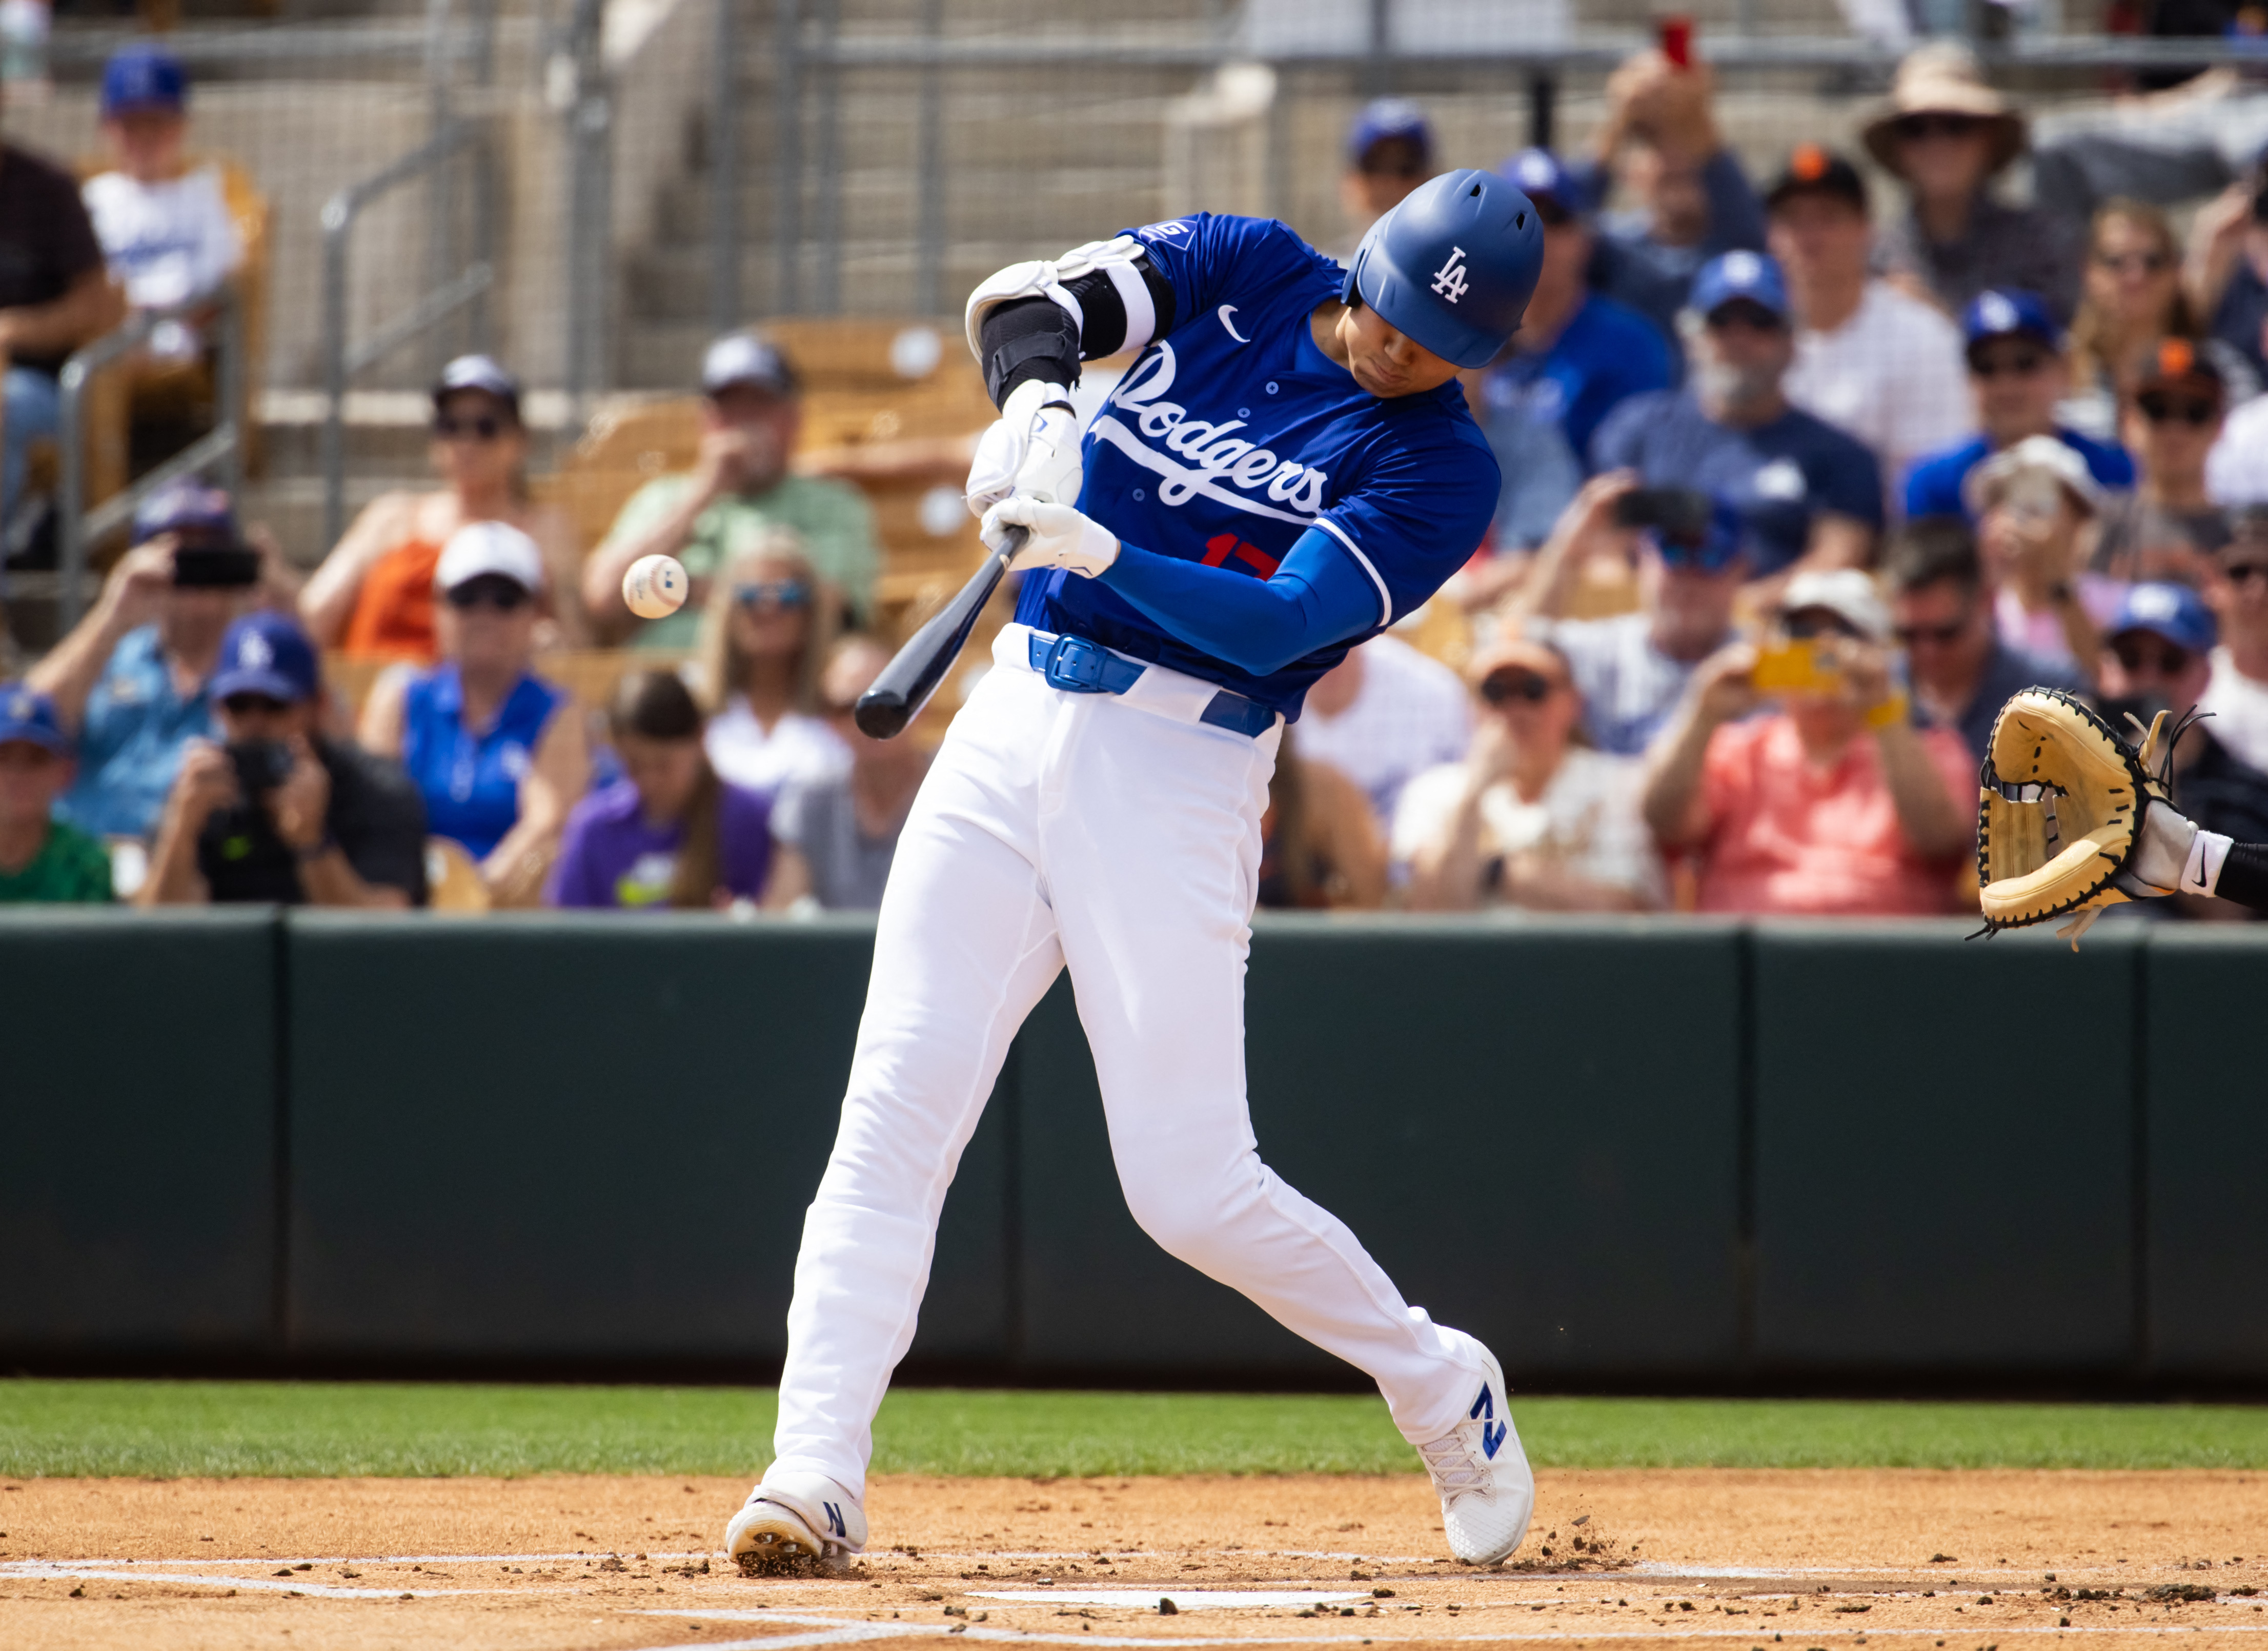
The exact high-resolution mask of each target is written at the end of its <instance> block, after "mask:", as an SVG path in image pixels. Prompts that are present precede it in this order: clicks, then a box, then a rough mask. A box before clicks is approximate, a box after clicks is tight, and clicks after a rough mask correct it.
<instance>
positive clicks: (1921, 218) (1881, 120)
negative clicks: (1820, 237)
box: [1865, 41, 2080, 321]
mask: <svg viewBox="0 0 2268 1651" xmlns="http://www.w3.org/2000/svg"><path fill="white" fill-rule="evenodd" d="M1865 136H1866V144H1867V152H1868V153H1869V154H1871V155H1873V156H1874V158H1875V159H1876V160H1877V161H1879V162H1880V163H1881V166H1882V167H1883V168H1884V170H1886V171H1888V172H1889V173H1890V174H1891V175H1892V176H1893V177H1895V178H1896V179H1897V180H1898V181H1900V182H1902V183H1904V185H1905V186H1906V193H1907V197H1908V205H1907V210H1905V211H1904V212H1903V213H1901V214H1898V215H1897V216H1896V217H1893V218H1891V220H1890V221H1889V223H1888V224H1887V225H1884V226H1883V229H1882V233H1881V238H1880V240H1878V241H1877V243H1876V246H1875V251H1874V259H1875V267H1876V268H1877V269H1880V270H1881V272H1882V273H1883V274H1885V275H1889V276H1894V277H1896V279H1898V280H1900V281H1901V282H1903V283H1904V284H1905V285H1906V286H1907V287H1908V288H1909V290H1911V291H1913V292H1914V294H1915V295H1916V296H1917V297H1922V298H1928V299H1931V300H1933V302H1934V303H1935V304H1936V305H1937V306H1938V307H1940V309H1942V310H1944V311H1945V312H1946V313H1948V314H1951V315H1957V314H1959V313H1961V312H1962V310H1963V309H1965V308H1966V307H1968V306H1969V304H1970V302H1971V301H1972V300H1973V299H1976V297H1977V294H1979V293H1980V292H1983V291H1986V290H1987V289H1989V288H2008V287H2018V288H2021V289H2023V290H2024V291H2031V292H2037V293H2040V294H2042V295H2043V299H2044V301H2045V303H2046V305H2047V307H2048V310H2049V312H2050V313H2051V314H2053V315H2054V316H2055V317H2056V318H2057V320H2058V321H2067V320H2068V319H2069V318H2070V316H2071V313H2072V306H2073V304H2074V303H2075V302H2076V301H2077V299H2078V297H2079V293H2078V280H2079V265H2080V260H2079V256H2078V248H2077V247H2076V246H2075V245H2073V236H2072V234H2071V233H2070V231H2069V229H2068V228H2067V226H2066V225H2065V224H2064V223H2063V221H2062V220H2060V219H2058V218H2054V217H2049V216H2048V215H2047V214H2046V213H2044V212H2042V211H2039V210H2036V209H2035V208H2031V207H2014V206H2008V205H2007V204H2005V203H2001V202H1999V201H1998V200H1995V199H1994V198H1993V196H1992V180H1993V178H1994V177H1996V176H1997V175H1999V173H2001V172H2003V171H2005V170H2006V169H2007V166H2009V164H2010V163H2011V162H2013V161H2014V160H2015V158H2017V157H2018V156H2019V155H2021V154H2022V153H2023V151H2024V141H2025V127H2024V117H2023V116H2022V115H2021V114H2018V113H2017V112H2016V111H2015V110H2014V108H2013V107H2010V106H2009V104H2008V102H2007V100H2006V99H2004V98H2003V97H2001V95H2000V94H1999V92H1995V91H1994V90H1993V89H1992V87H1991V86H1989V85H1986V84H1985V71H1984V70H1983V68H1982V67H1981V66H1980V65H1979V64H1978V63H1977V58H1976V55H1974V54H1973V53H1971V52H1970V50H1969V49H1968V48H1966V47H1964V46H1960V45H1956V44H1955V43H1953V42H1951V41H1932V42H1930V43H1929V44H1928V45H1926V46H1923V47H1920V48H1917V49H1916V50H1914V51H1913V52H1911V53H1910V54H1908V55H1907V57H1906V59H1905V61H1904V63H1900V64H1899V65H1898V73H1897V79H1896V82H1895V83H1894V84H1893V85H1892V86H1891V89H1890V97H1889V102H1888V103H1887V104H1886V105H1885V106H1884V107H1883V108H1882V109H1881V112H1880V113H1878V114H1876V115H1875V116H1874V119H1873V120H1872V121H1871V122H1868V124H1867V129H1866V134H1865Z"/></svg>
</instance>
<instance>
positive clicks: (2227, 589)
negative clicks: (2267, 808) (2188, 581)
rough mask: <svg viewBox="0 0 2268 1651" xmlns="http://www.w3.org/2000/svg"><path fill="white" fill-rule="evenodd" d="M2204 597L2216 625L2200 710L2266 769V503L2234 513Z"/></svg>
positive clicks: (2216, 730) (2238, 750) (2216, 733)
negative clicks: (2217, 640) (2215, 643)
mask: <svg viewBox="0 0 2268 1651" xmlns="http://www.w3.org/2000/svg"><path fill="white" fill-rule="evenodd" d="M2205 602H2206V605H2207V606H2208V607H2210V608H2212V609H2213V613H2214V614H2215V615H2216V616H2217V617H2218V619H2219V621H2220V646H2219V647H2217V648H2215V649H2214V650H2213V685H2212V686H2211V687H2209V688H2208V689H2205V697H2204V698H2203V699H2202V700H2200V701H2199V702H2198V704H2200V706H2201V707H2202V708H2203V709H2205V711H2210V712H2212V713H2213V737H2214V738H2215V739H2217V740H2219V741H2220V742H2221V743H2222V744H2223V745H2225V746H2227V747H2228V748H2229V749H2230V750H2231V751H2234V752H2235V754H2236V755H2237V756H2238V757H2240V758H2241V759H2242V760H2243V761H2244V762H2246V763H2250V765H2251V766H2252V767H2254V768H2257V769H2261V770H2268V505H2247V506H2246V507H2245V508H2243V509H2242V510H2241V511H2238V512H2236V520H2235V523H2234V533H2233V534H2232V536H2231V538H2230V540H2229V542H2228V544H2227V545H2225V546H2223V547H2222V549H2221V550H2220V554H2219V555H2218V556H2215V557H2214V558H2213V569H2212V571H2211V572H2210V573H2209V574H2208V575H2207V577H2206V579H2205Z"/></svg>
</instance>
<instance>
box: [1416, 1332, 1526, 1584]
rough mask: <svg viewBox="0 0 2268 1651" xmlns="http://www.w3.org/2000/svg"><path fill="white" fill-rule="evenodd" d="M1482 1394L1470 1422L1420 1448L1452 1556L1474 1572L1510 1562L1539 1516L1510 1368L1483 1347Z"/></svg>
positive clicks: (1469, 1413) (1467, 1417)
mask: <svg viewBox="0 0 2268 1651" xmlns="http://www.w3.org/2000/svg"><path fill="white" fill-rule="evenodd" d="M1481 1358H1482V1360H1484V1365H1485V1370H1484V1374H1483V1375H1482V1377H1481V1383H1480V1391H1479V1393H1478V1394H1477V1395H1476V1397H1474V1399H1473V1403H1472V1408H1471V1409H1470V1410H1469V1411H1466V1412H1465V1419H1464V1420H1462V1421H1461V1422H1459V1423H1458V1424H1457V1425H1456V1426H1455V1428H1454V1429H1453V1430H1452V1431H1451V1432H1449V1433H1447V1434H1443V1435H1442V1436H1441V1437H1440V1438H1439V1439H1436V1440H1434V1441H1432V1443H1431V1444H1425V1445H1420V1446H1418V1455H1419V1456H1423V1457H1425V1471H1426V1472H1428V1473H1430V1474H1432V1476H1433V1489H1434V1491H1435V1492H1436V1493H1439V1495H1440V1498H1441V1529H1443V1530H1444V1531H1446V1532H1447V1535H1448V1538H1449V1551H1450V1552H1451V1553H1454V1554H1455V1555H1456V1556H1457V1558H1458V1559H1462V1560H1463V1561H1464V1562H1465V1563H1466V1564H1467V1565H1495V1564H1497V1563H1498V1562H1499V1561H1500V1560H1503V1559H1508V1558H1510V1557H1511V1555H1512V1551H1513V1549H1515V1548H1517V1547H1518V1546H1520V1539H1521V1537H1524V1536H1526V1535H1527V1534H1528V1516H1529V1515H1532V1514H1533V1513H1534V1512H1535V1474H1534V1473H1533V1472H1531V1471H1530V1470H1528V1453H1527V1452H1526V1451H1524V1450H1522V1449H1521V1448H1520V1435H1519V1434H1517V1433H1516V1432H1514V1431H1513V1426H1512V1407H1511V1405H1510V1404H1506V1401H1505V1386H1504V1367H1502V1366H1501V1365H1499V1364H1498V1363H1497V1361H1496V1355H1495V1354H1494V1353H1491V1352H1489V1351H1488V1349H1487V1348H1485V1347H1484V1348H1482V1349H1481Z"/></svg>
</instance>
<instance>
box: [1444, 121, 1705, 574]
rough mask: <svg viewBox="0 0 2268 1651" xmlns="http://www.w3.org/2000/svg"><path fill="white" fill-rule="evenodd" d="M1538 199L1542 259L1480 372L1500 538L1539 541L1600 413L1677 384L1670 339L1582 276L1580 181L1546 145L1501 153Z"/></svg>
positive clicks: (1509, 171) (1586, 242)
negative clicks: (1522, 310) (1517, 313)
mask: <svg viewBox="0 0 2268 1651" xmlns="http://www.w3.org/2000/svg"><path fill="white" fill-rule="evenodd" d="M1503 172H1504V175H1505V176H1506V177H1507V178H1510V179H1511V180H1512V181H1513V182H1514V183H1516V184H1518V185H1519V186H1520V187H1521V189H1522V190H1523V191H1524V192H1525V193H1526V194H1527V195H1528V199H1529V200H1531V201H1533V202H1534V203H1535V215H1536V217H1537V218H1538V219H1539V220H1540V221H1541V222H1542V224H1543V269H1542V271H1541V273H1539V274H1538V275H1537V276H1536V280H1535V296H1534V297H1532V298H1530V299H1528V313H1527V315H1526V316H1525V317H1524V318H1523V319H1522V321H1521V327H1520V331H1519V332H1518V333H1517V334H1516V335H1514V336H1513V340H1512V342H1511V343H1509V344H1507V345H1506V347H1505V351H1504V353H1503V354H1502V355H1501V356H1500V357H1498V359H1497V361H1496V363H1495V364H1494V365H1491V367H1490V368H1489V369H1488V371H1487V372H1486V373H1485V374H1484V376H1483V378H1482V380H1481V392H1480V406H1479V408H1478V409H1477V411H1478V413H1479V416H1480V421H1481V429H1482V431H1484V433H1485V434H1486V435H1487V437H1488V439H1489V446H1490V447H1491V449H1492V450H1493V451H1494V452H1495V453H1496V460H1497V468H1499V470H1501V471H1502V472H1503V473H1504V490H1503V493H1502V495H1501V496H1500V497H1499V500H1498V503H1497V512H1496V527H1495V537H1496V540H1497V542H1498V543H1499V545H1501V546H1504V547H1506V548H1507V549H1529V548H1531V547H1533V546H1535V545H1538V544H1541V543H1543V540H1544V538H1545V536H1546V535H1547V534H1550V531H1551V524H1552V523H1553V522H1554V521H1555V520H1557V518H1558V515H1559V512H1561V511H1562V510H1564V509H1565V508H1566V505H1567V501H1568V500H1569V499H1571V498H1574V497H1575V490H1576V489H1577V488H1579V487H1580V486H1581V485H1582V484H1583V478H1584V476H1585V475H1587V465H1586V463H1585V461H1584V455H1585V454H1586V453H1588V452H1589V451H1590V446H1591V438H1592V436H1593V435H1594V434H1595V433H1596V432H1597V431H1598V428H1599V424H1600V421H1601V420H1602V419H1604V418H1605V417H1606V416H1607V415H1608V414H1609V413H1610V412H1612V411H1613V410H1614V409H1616V407H1618V406H1619V405H1621V404H1622V403H1623V402H1624V401H1627V400H1628V399H1629V398H1630V397H1631V396H1633V395H1637V394H1642V393H1644V392H1646V391H1647V390H1659V389H1664V388H1667V387H1668V386H1669V385H1670V384H1671V383H1673V382H1674V381H1675V372H1674V371H1673V368H1672V362H1671V356H1670V350H1669V343H1668V339H1666V338H1664V337H1663V336H1662V335H1661V329H1660V328H1657V327H1655V326H1654V324H1653V322H1652V321H1648V320H1647V319H1646V317H1645V316H1643V315H1641V314H1639V313H1638V312H1637V311H1636V310H1634V309H1631V307H1630V306H1628V305H1626V304H1622V303H1618V302H1616V300H1615V299H1610V298H1605V297H1602V296H1601V295H1599V294H1598V293H1595V292H1594V291H1591V289H1590V288H1589V287H1588V286H1587V284H1585V282H1584V275H1583V272H1584V270H1585V269H1587V267H1588V266H1589V263H1590V261H1591V253H1592V250H1593V248H1594V247H1595V246H1596V244H1597V243H1596V240H1595V238H1594V235H1593V234H1592V231H1591V212H1590V202H1589V199H1588V197H1587V195H1585V193H1584V190H1583V188H1582V185H1581V184H1580V183H1579V182H1578V181H1576V178H1575V176H1574V174H1573V173H1571V172H1570V171H1568V169H1567V168H1566V167H1565V166H1563V165H1561V164H1560V162H1559V160H1558V158H1557V157H1556V156H1554V155H1553V154H1552V153H1551V151H1549V150H1545V149H1528V150H1522V151H1521V152H1520V153H1519V154H1517V155H1514V156H1513V157H1512V158H1511V159H1509V160H1507V161H1506V162H1505V164H1504V166H1503Z"/></svg>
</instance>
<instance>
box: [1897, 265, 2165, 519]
mask: <svg viewBox="0 0 2268 1651" xmlns="http://www.w3.org/2000/svg"><path fill="white" fill-rule="evenodd" d="M1961 330H1962V341H1963V343H1962V348H1963V351H1964V353H1965V355H1966V357H1967V358H1968V363H1969V387H1970V394H1971V395H1972V396H1973V397H1974V398H1975V401H1976V408H1977V434H1976V435H1974V436H1971V437H1970V439H1968V440H1966V441H1963V442H1961V443H1959V444H1958V445H1957V446H1951V447H1948V448H1946V449H1944V450H1943V451H1942V452H1939V453H1932V454H1931V455H1930V456H1929V457H1927V458H1926V459H1924V460H1922V461H1920V462H1919V463H1918V464H1917V465H1915V466H1914V468H1912V469H1911V470H1910V471H1908V472H1907V473H1906V480H1905V513H1906V517H1907V519H1908V520H1919V519H1921V518H1922V517H1924V516H1969V517H1970V519H1971V520H1974V519H1975V516H1974V512H1973V510H1972V509H1971V506H1970V502H1969V500H1968V498H1966V497H1965V495H1964V487H1965V484H1966V483H1967V482H1968V480H1969V473H1970V471H1971V470H1974V469H1975V468H1977V466H1978V465H1980V464H1982V463H1984V462H1985V460H1986V459H1988V458H1990V457H1991V456H1992V454H1994V453H2000V452H2004V451H2006V450H2007V449H2008V448H2010V447H2013V446H2015V445H2016V444H2017V443H2018V442H2020V441H2023V440H2025V439H2028V438H2030V437H2033V436H2051V437H2053V438H2054V439H2056V440H2058V441H2060V442H2061V443H2063V444H2064V445H2065V446H2067V447H2069V448H2070V449H2071V450H2072V451H2073V453H2077V454H2078V455H2079V456H2080V459H2081V460H2082V461H2085V463H2086V466H2087V471H2088V475H2092V476H2093V477H2094V478H2095V483H2096V484H2097V485H2098V486H2099V487H2102V488H2106V489H2112V490H2117V489H2124V488H2130V487H2132V486H2133V485H2134V461H2133V460H2132V458H2131V457H2129V456H2128V454H2127V453H2126V450H2125V449H2124V448H2123V447H2120V446H2114V445H2112V444H2110V443H2107V442H2102V441H2097V440H2096V439H2095V438H2094V437H2092V436H2088V435H2084V434H2081V433H2080V431H2075V430H2072V429H2069V428H2067V427H2066V426H2065V425H2063V424H2058V422H2057V420H2056V409H2057V405H2058V402H2061V401H2062V399H2063V394H2064V392H2065V390H2066V389H2067V388H2068V387H2070V384H2071V370H2070V364H2069V362H2068V361H2067V360H2066V357H2065V354H2064V336H2063V329H2062V328H2059V327H2058V326H2057V325H2056V323H2055V321H2054V319H2053V318H2052V317H2051V316H2050V315H2049V313H2048V311H2047V306H2046V305H2044V304H2043V303H2042V302H2041V300H2040V298H2039V296H2038V294H2036V293H2033V292H2024V291H2013V290H2012V291H1999V290H1998V289H1995V290H1993V291H1989V292H1984V293H1980V294H1978V296H1977V299H1976V301H1975V302H1973V303H1971V304H1970V306H1969V308H1968V309H1967V310H1966V311H1965V312H1964V313H1962V318H1961Z"/></svg>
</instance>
